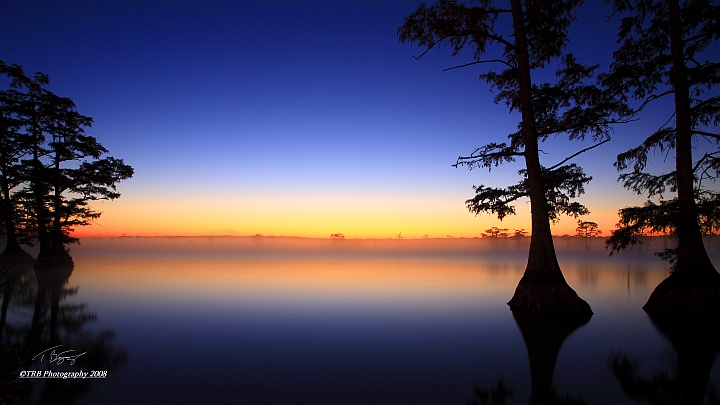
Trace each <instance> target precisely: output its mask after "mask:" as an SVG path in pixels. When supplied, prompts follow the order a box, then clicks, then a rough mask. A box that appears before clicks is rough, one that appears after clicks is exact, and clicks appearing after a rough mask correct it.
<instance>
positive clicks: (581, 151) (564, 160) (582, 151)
mask: <svg viewBox="0 0 720 405" xmlns="http://www.w3.org/2000/svg"><path fill="white" fill-rule="evenodd" d="M607 142H610V139H606V140H604V141H602V142H600V143H598V144H595V145H593V146H590V147H587V148H585V149H582V150H580V151H578V152H576V153H573V154H572V155H570V156H568V157H566V158H565V159H563V160H562V161H561V162H560V163H558V164H556V165H554V166H552V167H550V168H549V170H553V169H556V168H558V167H559V166H560V165H562V164H563V163H565V162H567V161H568V160H570V159H572V158H574V157H575V156H577V155H579V154H581V153H585V152H587V151H589V150H591V149H595V148H597V147H598V146H600V145H602V144H604V143H607Z"/></svg>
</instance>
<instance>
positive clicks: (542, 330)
mask: <svg viewBox="0 0 720 405" xmlns="http://www.w3.org/2000/svg"><path fill="white" fill-rule="evenodd" d="M591 317H592V314H585V315H560V314H533V313H515V312H514V313H513V318H515V322H516V323H517V325H518V328H520V332H521V333H522V336H523V339H524V340H525V346H526V347H527V351H528V358H529V360H530V379H531V386H532V393H531V396H530V404H533V405H535V404H538V405H539V404H571V403H574V404H581V403H583V402H582V401H579V400H570V399H568V398H565V399H562V400H560V399H558V397H557V394H556V393H555V389H554V387H553V384H552V381H553V374H555V363H556V362H557V357H558V353H560V347H562V344H563V342H564V341H565V339H566V338H567V337H568V336H570V334H571V333H573V332H574V331H576V330H577V329H578V328H580V327H581V326H583V325H585V324H586V323H588V322H589V321H590V318H591Z"/></svg>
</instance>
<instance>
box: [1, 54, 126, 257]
mask: <svg viewBox="0 0 720 405" xmlns="http://www.w3.org/2000/svg"><path fill="white" fill-rule="evenodd" d="M0 73H2V74H4V75H6V76H7V77H8V79H9V82H8V87H9V88H8V89H6V90H2V91H1V92H0V109H1V110H0V112H1V115H2V121H0V125H1V127H0V130H2V133H1V134H0V136H2V139H0V141H2V142H0V172H1V173H0V188H1V189H2V202H3V204H2V209H3V224H4V226H5V230H6V232H7V233H8V241H10V240H11V239H15V237H16V234H17V235H20V236H21V239H22V240H23V241H28V240H35V241H38V242H39V243H40V255H39V256H38V262H40V263H42V260H43V258H44V257H52V256H58V255H59V256H63V253H64V254H66V252H65V248H64V246H65V245H66V244H69V243H75V242H77V238H75V237H73V236H72V235H71V232H72V230H73V229H74V228H75V227H77V226H84V225H89V224H90V223H91V221H92V220H94V219H97V218H98V217H99V216H100V212H98V211H96V210H94V209H93V208H92V207H91V206H90V203H91V202H92V201H97V200H113V199H116V198H118V197H120V194H119V193H118V192H117V188H116V183H118V182H119V181H122V180H126V179H129V178H130V177H132V175H133V169H132V167H130V166H128V165H126V164H125V163H124V162H123V160H122V159H116V158H114V157H111V156H106V155H107V153H108V150H107V149H105V148H104V147H103V146H102V145H101V144H100V143H99V142H98V141H97V139H95V138H94V137H92V136H89V135H87V134H85V128H88V127H90V126H91V125H92V122H93V121H92V118H90V117H87V116H84V115H82V114H80V113H78V112H77V111H76V108H75V103H74V102H73V101H72V100H71V99H69V98H65V97H60V96H57V95H56V94H54V93H52V92H51V91H50V90H49V89H48V88H47V86H48V84H49V79H48V76H47V75H45V74H43V73H36V74H35V75H34V77H32V78H30V77H28V76H26V75H25V73H24V72H23V70H22V68H21V67H20V66H18V65H7V64H5V63H4V62H2V61H0Z"/></svg>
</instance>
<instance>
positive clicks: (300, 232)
mask: <svg viewBox="0 0 720 405" xmlns="http://www.w3.org/2000/svg"><path fill="white" fill-rule="evenodd" d="M588 206H589V208H591V211H592V213H591V214H590V215H588V216H586V217H583V218H582V219H583V220H586V221H593V222H596V223H598V225H599V228H600V230H601V231H602V235H603V236H607V235H609V233H610V231H611V230H613V229H614V228H615V224H616V222H617V208H616V207H614V206H612V207H611V204H610V203H608V202H602V203H595V204H588ZM96 208H97V209H98V210H100V211H102V212H103V214H102V216H101V217H100V218H99V219H98V220H97V221H96V223H95V224H93V225H90V226H87V227H78V228H77V229H76V230H75V232H74V235H75V236H78V237H93V236H122V235H127V236H198V235H214V236H222V235H231V236H250V235H256V234H261V235H265V236H300V237H315V238H327V237H329V236H330V234H333V233H342V234H344V235H345V236H346V237H347V238H397V237H398V235H400V236H402V237H403V238H411V239H414V238H422V237H423V236H425V235H428V236H429V237H431V238H445V237H448V236H451V237H478V236H481V234H482V233H483V232H484V231H485V230H486V229H488V228H491V227H494V226H496V227H498V228H507V229H509V230H510V232H513V231H514V230H516V229H524V230H525V231H526V232H527V235H529V234H530V233H531V232H530V231H531V229H530V228H531V227H530V213H529V208H528V206H527V204H524V203H519V204H517V206H516V208H517V210H518V215H514V216H508V217H506V218H505V219H504V220H503V221H499V220H498V219H497V218H494V217H491V216H490V215H487V214H482V215H478V216H475V215H473V214H472V213H470V212H468V211H467V210H466V208H465V207H464V205H463V204H459V203H458V202H457V201H454V200H448V199H439V198H438V199H436V200H427V199H425V200H421V199H409V200H408V201H403V200H398V199H392V198H383V197H364V198H361V197H338V196H335V197H322V196H317V197H312V196H293V197H292V198H281V197H280V196H276V197H259V198H244V199H234V198H218V199H209V198H205V199H201V198H187V199H172V198H166V199H162V200H158V199H143V198H141V197H135V196H132V195H128V196H127V197H125V196H124V197H123V198H122V199H121V200H117V201H112V202H106V203H101V204H98V206H97V207H96ZM576 227H577V220H576V219H574V218H570V217H566V216H563V217H561V220H560V221H559V222H558V223H556V224H553V225H552V232H553V234H554V235H563V234H569V235H575V228H576Z"/></svg>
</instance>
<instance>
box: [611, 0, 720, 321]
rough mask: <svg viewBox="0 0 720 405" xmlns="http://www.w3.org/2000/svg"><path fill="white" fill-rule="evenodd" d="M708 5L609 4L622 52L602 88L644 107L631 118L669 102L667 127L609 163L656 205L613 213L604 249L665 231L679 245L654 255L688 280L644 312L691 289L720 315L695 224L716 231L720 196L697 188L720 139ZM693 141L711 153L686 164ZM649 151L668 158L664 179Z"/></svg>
mask: <svg viewBox="0 0 720 405" xmlns="http://www.w3.org/2000/svg"><path fill="white" fill-rule="evenodd" d="M714 3H715V2H713V1H709V0H692V1H683V2H680V1H679V0H632V1H631V0H617V1H615V2H614V3H613V4H614V10H615V11H616V12H621V13H625V16H624V18H623V19H622V23H621V26H620V32H619V34H618V42H619V43H620V48H619V49H618V50H617V51H616V52H615V53H614V59H615V61H614V62H613V64H612V66H611V68H612V70H611V72H610V74H608V75H607V76H605V77H604V78H603V81H604V83H605V85H607V86H608V87H609V88H610V89H612V90H614V91H616V92H627V93H629V95H628V96H629V97H632V98H634V99H636V100H641V101H642V102H641V104H640V106H639V107H638V108H637V109H636V113H639V112H641V111H643V110H644V109H645V108H646V107H647V106H648V105H649V104H650V103H652V102H653V101H655V100H658V99H662V98H664V97H666V96H672V97H673V99H674V108H673V111H672V114H669V116H668V117H667V120H663V121H661V122H659V123H658V129H657V130H656V131H655V132H654V133H652V134H650V135H649V136H648V137H647V138H646V139H645V141H643V142H642V144H640V145H639V146H637V147H635V148H633V149H630V150H628V151H627V152H624V153H621V154H620V155H618V157H617V162H616V163H615V167H616V168H617V169H618V170H619V171H624V170H630V172H628V173H623V174H621V175H620V178H619V180H621V181H622V182H623V184H624V186H625V187H626V188H628V189H630V190H632V191H634V192H635V193H637V194H641V195H642V194H646V195H647V196H648V197H649V198H651V199H652V198H655V199H656V201H652V200H651V201H648V202H647V203H646V204H645V205H644V206H642V207H627V208H624V209H622V210H620V222H619V223H618V229H617V230H616V231H615V232H613V234H612V236H611V238H610V239H609V240H608V242H607V246H608V247H610V248H612V249H613V250H615V251H619V250H621V249H624V248H625V247H627V246H629V245H632V244H635V243H637V242H638V239H637V236H638V235H641V234H643V233H644V232H646V231H662V232H667V233H669V234H670V235H672V236H674V237H676V238H677V241H678V243H677V248H675V249H669V250H666V251H664V252H662V253H660V254H659V256H660V257H662V258H664V259H667V260H670V261H671V263H673V267H672V271H673V274H674V275H675V274H679V273H687V274H686V275H683V276H682V277H683V278H684V280H683V281H682V284H684V287H683V293H681V294H679V295H678V294H676V292H673V293H670V292H669V291H670V290H668V289H667V288H668V287H669V286H670V284H673V283H675V284H677V283H676V282H674V281H671V280H676V279H677V278H672V279H670V278H669V279H668V280H666V281H668V283H670V284H666V285H665V286H663V287H662V288H659V289H656V290H655V291H654V292H653V295H652V296H651V297H650V300H648V304H646V309H651V310H656V309H659V308H660V307H667V308H669V307H670V306H668V305H669V301H668V299H669V298H668V296H667V294H668V293H670V294H671V295H673V296H675V298H673V300H675V299H676V298H682V297H683V296H687V295H688V293H691V294H695V292H697V291H699V290H698V289H697V288H695V287H693V286H691V284H695V285H696V286H699V287H700V290H702V289H706V290H707V291H706V292H705V293H702V294H704V295H705V298H710V299H711V300H712V301H713V304H712V305H711V306H713V307H715V308H716V309H717V310H719V311H720V275H719V274H718V273H717V271H716V270H715V268H714V267H713V265H712V262H711V261H710V259H709V257H708V255H707V252H706V251H705V247H704V245H703V242H702V234H701V232H702V230H703V229H702V227H704V228H705V231H708V230H710V231H711V230H712V229H715V228H716V227H717V220H718V218H719V217H718V213H719V212H720V194H719V193H718V192H717V191H715V190H710V189H707V188H704V187H703V186H704V184H703V182H705V183H707V182H708V181H712V182H714V181H715V180H716V179H717V178H718V174H719V169H720V149H718V145H720V134H718V133H717V132H713V131H716V130H717V126H718V124H719V123H720V97H719V96H717V95H716V94H715V93H713V92H712V91H711V90H712V88H713V86H715V85H717V84H718V83H720V61H718V60H717V52H714V51H711V50H710V49H709V48H708V47H710V46H711V45H712V44H713V43H715V42H716V41H717V39H718V37H720V29H719V27H720V17H719V16H720V6H718V5H717V4H714ZM706 51H707V52H706ZM707 58H710V59H707ZM713 59H714V60H713ZM673 121H674V122H673ZM673 124H674V125H673ZM698 140H703V141H705V143H704V144H705V145H707V146H710V147H711V149H710V151H708V152H706V153H704V154H703V156H701V157H700V158H699V159H697V160H693V148H694V145H695V144H696V142H698ZM655 151H657V152H659V153H660V154H662V155H663V156H664V157H665V158H668V157H670V156H671V154H672V153H673V152H674V160H675V167H674V170H673V171H671V172H668V173H661V174H653V173H650V172H648V171H647V169H648V165H649V156H650V153H652V152H655ZM666 193H676V197H674V198H666ZM677 277H680V276H677ZM701 279H702V280H701ZM663 283H665V282H663ZM661 285H662V284H661ZM710 286H712V287H711V288H710ZM658 287H660V286H658ZM709 288H710V289H712V290H713V291H710V289H709ZM712 296H715V297H714V298H712ZM696 298H699V297H695V298H693V300H695V301H697V300H696ZM705 298H703V299H705ZM682 299H684V298H682ZM701 301H702V300H701ZM696 303H698V304H699V303H700V301H697V302H696ZM704 306H708V305H704ZM667 308H666V309H667ZM696 309H697V308H696Z"/></svg>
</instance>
